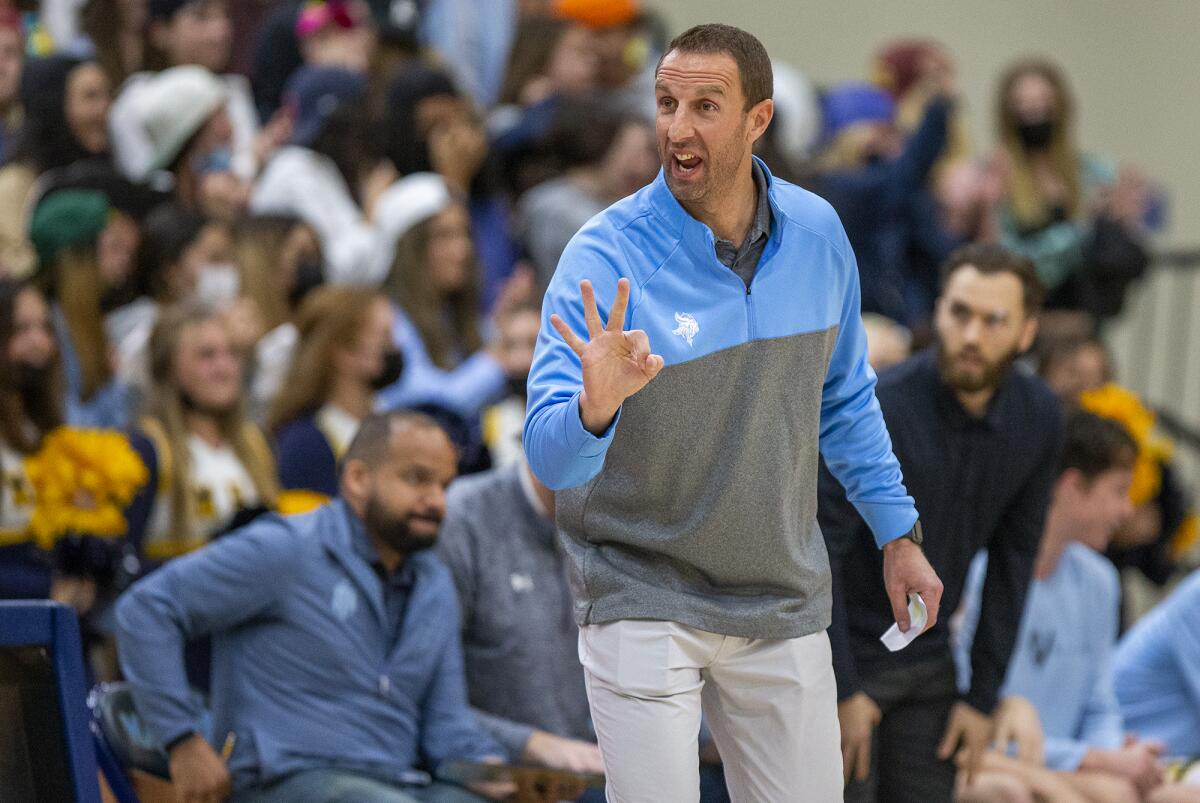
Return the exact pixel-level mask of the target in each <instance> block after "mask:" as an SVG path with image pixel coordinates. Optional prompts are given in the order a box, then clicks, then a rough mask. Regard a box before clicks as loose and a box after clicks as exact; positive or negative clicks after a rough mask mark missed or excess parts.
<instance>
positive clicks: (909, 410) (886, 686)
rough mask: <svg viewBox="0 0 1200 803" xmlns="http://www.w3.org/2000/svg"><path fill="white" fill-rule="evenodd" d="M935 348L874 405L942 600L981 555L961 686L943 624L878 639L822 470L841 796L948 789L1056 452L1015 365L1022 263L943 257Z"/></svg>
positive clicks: (929, 796)
mask: <svg viewBox="0 0 1200 803" xmlns="http://www.w3.org/2000/svg"><path fill="white" fill-rule="evenodd" d="M943 277H944V278H943V290H942V295H941V298H940V299H939V300H938V302H937V314H936V318H935V321H936V329H937V334H938V343H937V346H936V347H934V348H932V349H930V350H928V351H926V352H923V353H921V354H919V355H917V356H916V357H914V358H913V359H911V360H909V361H908V362H905V363H903V364H901V365H899V366H897V367H895V368H893V369H892V370H891V371H889V372H888V373H886V374H884V376H883V377H882V379H881V380H880V383H879V388H878V391H877V393H878V396H879V404H880V406H881V407H882V409H883V416H884V419H885V420H886V422H887V427H888V431H889V432H890V433H891V436H892V443H893V448H894V449H895V453H896V456H897V457H898V458H899V460H900V466H901V468H902V469H903V471H904V479H905V485H906V487H907V488H908V491H909V493H910V494H912V496H913V498H914V499H915V500H916V503H917V508H918V509H919V510H920V511H921V517H922V521H923V522H924V531H925V537H924V547H923V548H924V550H925V553H926V555H927V556H928V558H929V562H930V563H931V564H932V565H933V568H934V570H935V571H936V572H937V575H938V577H940V578H941V579H942V582H943V584H944V588H945V591H944V595H943V597H942V606H944V609H945V610H951V611H952V610H954V609H955V608H957V606H958V602H959V599H960V596H961V593H962V589H963V584H964V582H965V579H966V574H967V568H968V564H969V563H970V560H971V558H972V556H973V555H974V554H975V553H976V552H977V551H979V549H981V548H985V547H986V549H987V550H988V553H989V555H990V557H991V559H990V562H989V567H988V574H987V579H986V582H985V585H984V591H983V604H982V614H981V616H980V620H979V621H980V629H979V634H978V635H977V637H976V639H975V643H974V647H973V649H972V652H971V662H972V668H973V672H972V681H971V687H970V689H969V690H968V691H967V693H966V694H965V695H962V696H961V697H960V696H959V694H958V691H957V689H956V688H955V683H954V664H953V658H952V655H951V651H950V644H949V632H948V627H947V626H946V625H945V623H944V622H940V621H939V622H938V624H937V625H935V626H934V628H933V629H932V630H931V631H929V632H927V633H925V634H924V635H923V636H921V637H920V638H919V639H917V640H916V641H915V642H913V643H912V644H910V645H909V646H907V647H906V648H905V649H904V651H903V652H896V653H891V652H888V651H887V649H886V648H885V647H884V646H883V645H882V644H881V643H880V642H879V635H880V634H881V633H883V632H884V631H885V630H887V628H888V626H889V625H891V624H892V621H893V613H892V608H891V605H890V603H889V602H888V599H887V597H886V596H885V594H884V593H883V583H882V566H881V560H880V555H879V551H878V549H877V548H876V546H875V541H874V539H873V537H872V536H871V534H870V532H869V531H868V529H867V526H866V525H865V524H864V522H863V520H862V519H861V517H860V516H859V515H858V514H857V513H856V512H855V511H854V510H853V509H852V508H851V506H850V504H849V502H848V501H847V499H846V495H845V493H844V492H843V490H842V488H841V487H840V486H839V485H838V484H837V483H836V481H835V480H834V479H833V476H832V475H831V474H830V473H829V472H828V470H827V469H823V470H822V476H821V484H820V504H819V520H820V524H821V530H822V532H823V533H824V535H825V540H826V543H827V545H828V549H829V560H830V565H831V568H832V573H833V600H834V604H833V624H832V626H831V628H830V640H831V642H832V644H833V655H834V669H835V671H836V673H837V682H838V698H839V700H840V702H839V704H838V716H839V718H840V720H841V726H842V750H843V757H844V767H845V773H846V777H847V780H848V784H847V787H846V799H847V800H848V801H859V800H881V801H889V803H890V802H891V801H897V803H903V802H904V801H917V800H920V801H925V800H948V799H949V798H950V796H951V794H952V792H953V789H954V781H955V765H954V762H953V761H952V760H951V759H952V758H953V757H954V755H955V753H956V752H957V751H958V749H959V747H960V745H961V746H963V747H965V748H966V757H967V765H968V766H969V767H970V766H974V765H976V764H977V762H978V760H979V756H980V754H981V753H982V750H983V748H984V746H985V745H986V744H987V743H988V742H989V741H990V740H991V729H992V725H991V721H990V718H989V715H990V714H991V713H992V709H993V708H994V706H995V704H996V699H997V694H998V692H999V689H1000V685H1001V683H1002V682H1003V679H1004V673H1005V670H1006V668H1007V666H1008V656H1009V654H1010V653H1011V651H1012V647H1013V643H1014V641H1015V639H1016V636H1017V627H1018V625H1019V616H1020V611H1021V605H1022V604H1023V602H1024V599H1025V589H1026V587H1027V585H1028V582H1029V576H1030V574H1031V572H1032V569H1033V563H1034V558H1035V555H1036V552H1037V545H1038V542H1039V540H1040V538H1041V534H1042V527H1043V517H1044V514H1045V509H1046V502H1047V500H1048V498H1049V494H1050V489H1051V484H1052V482H1053V477H1054V466H1055V463H1056V460H1057V453H1058V441H1059V433H1060V429H1061V425H1060V420H1059V419H1060V413H1059V407H1058V403H1057V401H1056V400H1055V399H1054V397H1053V395H1052V394H1051V393H1050V391H1049V390H1048V389H1047V388H1046V387H1045V386H1044V385H1043V384H1042V383H1041V381H1040V380H1037V379H1036V378H1033V377H1030V376H1027V375H1026V374H1025V373H1023V372H1021V371H1017V370H1013V368H1012V364H1013V361H1014V360H1015V359H1016V358H1017V356H1018V355H1019V354H1020V353H1021V352H1022V351H1024V350H1025V349H1027V348H1028V347H1029V345H1030V344H1031V343H1032V342H1033V338H1034V335H1035V334H1036V332H1037V314H1038V309H1039V306H1040V303H1041V288H1040V285H1039V284H1038V282H1037V277H1036V276H1035V275H1034V272H1033V266H1032V265H1031V264H1030V263H1029V261H1028V260H1026V259H1024V258H1022V257H1019V256H1016V255H1014V254H1011V253H1008V252H1006V251H1004V250H1003V249H1000V248H998V247H995V246H980V245H977V246H967V247H965V248H963V249H961V250H959V251H957V252H955V254H954V255H953V256H951V257H950V259H949V260H948V261H947V262H946V264H945V267H944V271H943Z"/></svg>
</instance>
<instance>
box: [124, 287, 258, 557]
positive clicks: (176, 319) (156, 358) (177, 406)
mask: <svg viewBox="0 0 1200 803" xmlns="http://www.w3.org/2000/svg"><path fill="white" fill-rule="evenodd" d="M216 318H217V316H216V313H215V312H213V311H212V310H211V309H209V308H207V307H204V306H202V305H199V304H182V305H179V306H175V307H167V308H166V309H164V310H163V311H162V312H161V314H160V315H159V318H158V323H157V324H156V325H155V327H154V332H153V333H152V334H151V335H150V348H149V351H150V379H151V387H150V395H149V398H148V403H147V406H146V410H145V412H146V415H145V417H144V419H143V421H142V428H143V429H144V430H145V431H146V432H147V434H149V435H150V437H151V439H152V440H154V441H155V447H156V449H157V450H158V451H159V472H160V487H163V486H164V485H165V486H166V487H168V488H169V491H170V504H171V514H170V523H171V538H173V539H177V540H179V541H188V540H189V539H190V537H191V534H192V531H193V527H194V525H195V520H196V510H195V500H194V499H193V497H192V494H191V493H190V489H191V459H190V458H189V449H188V428H187V418H186V415H185V410H184V403H183V392H182V389H181V388H180V387H179V383H178V381H177V380H176V377H175V360H176V357H177V355H178V352H179V345H180V343H181V341H182V339H183V335H184V333H185V332H187V331H188V330H190V329H192V328H193V327H195V326H197V325H199V324H202V323H205V322H207V321H211V320H214V319H216ZM219 423H220V428H221V434H222V435H223V436H224V438H225V439H226V440H227V441H228V442H229V444H230V445H231V446H232V447H233V451H234V454H236V455H237V457H238V459H239V460H240V461H241V462H242V465H243V466H245V468H246V473H247V474H249V475H250V479H251V481H253V483H254V487H255V490H257V491H258V497H259V501H260V502H261V503H262V504H263V505H266V506H272V505H274V504H275V498H276V496H278V494H279V481H278V479H277V476H276V473H275V458H274V456H273V455H272V454H271V448H270V446H269V445H268V444H267V440H266V438H265V437H263V434H262V432H261V431H260V430H259V429H258V427H256V426H255V425H254V424H253V423H252V422H251V421H249V420H248V419H247V418H246V415H245V412H244V410H243V407H242V405H241V404H238V405H237V406H235V407H234V408H233V409H231V410H230V411H229V412H227V413H226V414H224V415H223V416H221V417H220V421H219ZM160 441H161V442H160ZM164 446H165V449H166V452H167V453H166V454H165V455H164V454H162V452H163V447H164Z"/></svg>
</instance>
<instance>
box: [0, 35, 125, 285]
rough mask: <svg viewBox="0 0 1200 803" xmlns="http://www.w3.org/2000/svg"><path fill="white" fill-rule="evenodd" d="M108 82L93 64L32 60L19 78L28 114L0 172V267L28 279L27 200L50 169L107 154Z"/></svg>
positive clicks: (31, 255)
mask: <svg viewBox="0 0 1200 803" xmlns="http://www.w3.org/2000/svg"><path fill="white" fill-rule="evenodd" d="M109 101H110V97H109V86H108V80H107V79H106V78H105V77H104V72H103V70H101V69H100V67H99V65H97V64H96V63H95V62H93V61H79V60H77V59H73V58H68V57H66V56H53V57H50V58H45V59H32V60H30V61H29V63H27V64H26V65H25V69H24V72H23V74H22V76H21V108H22V110H23V114H24V116H25V119H24V122H23V123H22V124H21V130H20V132H19V134H18V135H17V138H16V141H15V142H14V143H13V144H12V146H11V148H10V149H9V152H8V158H7V159H6V161H5V164H4V166H3V167H2V168H0V264H2V265H3V266H4V268H5V269H6V270H7V271H8V273H9V274H11V275H13V276H27V275H29V274H30V273H32V272H33V270H34V269H35V267H36V264H37V259H36V254H35V252H34V249H33V247H32V246H31V245H30V243H29V240H28V231H27V229H26V226H27V224H28V221H29V214H28V208H29V205H30V204H29V199H30V193H31V190H32V189H33V185H34V182H36V181H37V178H38V176H40V175H41V174H42V173H44V172H46V171H47V170H52V169H54V168H56V167H63V166H64V165H69V164H71V163H73V162H77V161H79V160H80V159H85V158H88V157H93V156H100V157H106V156H107V154H108V129H107V115H108V107H109Z"/></svg>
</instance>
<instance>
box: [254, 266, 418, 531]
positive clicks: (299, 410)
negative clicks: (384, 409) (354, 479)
mask: <svg viewBox="0 0 1200 803" xmlns="http://www.w3.org/2000/svg"><path fill="white" fill-rule="evenodd" d="M393 318H394V315H393V313H392V306H391V304H390V303H389V302H388V300H387V297H386V296H384V295H383V294H382V293H379V292H377V291H373V290H366V289H359V288H353V287H322V288H320V289H318V290H314V291H313V293H312V294H311V295H310V296H309V297H308V299H307V300H306V301H305V302H304V304H303V305H302V306H301V307H300V312H299V314H298V315H297V316H296V328H297V330H298V331H299V342H298V343H297V345H296V350H295V353H294V354H293V356H292V361H291V366H290V367H289V368H288V371H287V374H286V376H285V379H284V382H283V385H282V387H281V389H280V392H279V395H278V396H276V397H275V400H274V402H273V403H272V405H271V409H270V413H269V415H268V419H267V421H268V427H269V429H270V431H271V432H273V433H274V434H275V442H276V456H277V460H278V463H279V482H280V485H281V486H282V487H283V488H284V489H285V492H286V491H287V490H303V491H309V492H311V493H312V495H311V496H309V498H308V500H307V504H313V503H320V502H323V501H325V500H327V499H328V498H329V497H332V496H334V495H336V494H337V465H338V461H339V460H340V459H341V457H342V455H343V454H345V452H346V448H347V447H348V446H349V445H350V441H352V440H353V439H354V435H355V433H356V432H358V427H359V424H360V423H361V422H362V420H363V419H364V418H366V417H367V415H368V414H369V413H370V412H371V410H373V409H374V407H375V393H376V392H377V391H379V390H381V389H383V388H385V387H387V386H389V385H391V384H393V383H395V382H396V381H397V380H399V379H400V376H401V373H402V371H403V370H404V358H403V356H402V355H401V352H400V351H399V350H398V349H397V348H396V347H395V346H393V345H392V326H393ZM294 498H295V499H296V500H297V501H300V502H304V501H305V500H303V499H302V498H301V497H299V496H296V497H294ZM280 504H281V508H285V509H289V510H291V509H293V508H292V506H290V505H285V504H284V503H283V502H281V503H280Z"/></svg>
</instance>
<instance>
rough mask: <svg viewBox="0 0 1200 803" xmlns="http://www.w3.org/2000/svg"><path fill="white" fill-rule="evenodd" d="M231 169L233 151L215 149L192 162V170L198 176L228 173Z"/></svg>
mask: <svg viewBox="0 0 1200 803" xmlns="http://www.w3.org/2000/svg"><path fill="white" fill-rule="evenodd" d="M232 169H233V151H232V150H230V149H229V148H217V149H215V150H211V151H209V152H208V153H205V154H201V155H199V156H197V157H196V158H195V159H193V160H192V170H194V171H196V172H197V173H199V174H200V175H205V174H207V173H229V172H231V171H232Z"/></svg>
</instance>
